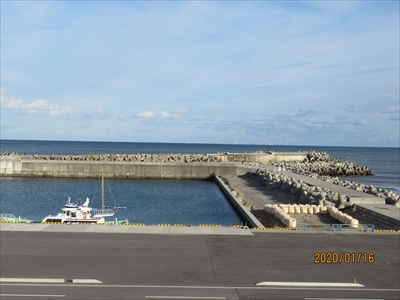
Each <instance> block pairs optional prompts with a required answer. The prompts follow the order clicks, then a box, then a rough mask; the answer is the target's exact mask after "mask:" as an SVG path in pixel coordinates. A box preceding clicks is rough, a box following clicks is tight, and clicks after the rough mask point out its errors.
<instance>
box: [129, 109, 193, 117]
mask: <svg viewBox="0 0 400 300" xmlns="http://www.w3.org/2000/svg"><path fill="white" fill-rule="evenodd" d="M187 112H188V110H187V109H185V108H183V109H177V110H172V111H166V110H164V111H162V112H161V113H159V114H155V113H154V112H153V111H152V110H149V111H144V112H140V113H138V114H137V117H138V118H145V119H150V118H156V119H178V118H180V117H182V115H183V114H185V113H187Z"/></svg>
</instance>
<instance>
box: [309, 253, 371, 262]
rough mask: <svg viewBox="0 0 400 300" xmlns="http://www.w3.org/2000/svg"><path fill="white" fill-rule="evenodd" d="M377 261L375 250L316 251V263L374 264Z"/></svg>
mask: <svg viewBox="0 0 400 300" xmlns="http://www.w3.org/2000/svg"><path fill="white" fill-rule="evenodd" d="M374 262H375V254H374V253H373V252H368V253H367V252H364V253H362V252H358V253H355V252H341V253H337V252H315V253H314V263H315V264H341V263H345V264H350V263H353V264H355V263H356V264H359V263H365V264H373V263H374Z"/></svg>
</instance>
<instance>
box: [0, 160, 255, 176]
mask: <svg viewBox="0 0 400 300" xmlns="http://www.w3.org/2000/svg"><path fill="white" fill-rule="evenodd" d="M255 169H256V168H255V167H251V166H246V165H242V164H238V163H227V162H225V163H198V162H196V163H178V162H176V163H156V162H125V161H61V160H32V159H12V158H9V159H5V158H2V159H1V161H0V176H2V177H61V178H64V177H73V178H99V177H100V176H101V172H102V171H104V173H105V176H106V177H107V178H149V179H151V178H154V179H205V178H208V177H210V176H213V175H220V176H223V177H235V176H238V175H243V174H245V173H246V172H248V171H254V170H255Z"/></svg>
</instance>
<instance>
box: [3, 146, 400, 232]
mask: <svg viewBox="0 0 400 300" xmlns="http://www.w3.org/2000/svg"><path fill="white" fill-rule="evenodd" d="M259 150H262V151H275V152H297V151H309V150H313V151H325V152H327V153H328V154H330V155H331V156H333V157H335V158H338V159H340V160H342V161H350V162H355V163H358V164H360V165H363V166H364V165H365V166H368V167H369V168H370V169H371V170H372V171H373V173H374V174H375V176H348V177H341V178H340V179H341V180H350V181H355V182H358V183H363V184H368V185H371V184H372V185H374V186H376V187H383V188H385V189H390V190H393V191H394V192H395V193H398V194H399V192H400V149H399V148H373V147H328V146H327V147H323V146H279V145H218V144H168V143H122V142H77V141H19V140H0V152H5V151H8V152H17V153H21V154H22V153H28V154H65V155H75V154H79V155H83V154H91V153H98V154H106V153H118V154H126V153H181V154H194V153H196V154H206V153H217V152H231V153H235V152H236V153H239V152H248V153H250V152H254V151H259ZM109 181H110V182H111V183H112V184H111V186H112V189H111V191H112V192H113V195H114V197H115V199H117V201H118V203H119V204H120V205H121V206H126V207H127V209H126V210H121V211H120V212H118V213H117V214H116V217H117V218H119V219H125V218H128V220H129V221H130V222H135V223H145V224H150V223H153V224H158V223H182V224H193V225H195V224H199V223H213V224H222V225H225V226H227V225H231V224H241V223H242V221H241V220H240V218H239V216H238V215H237V214H236V212H235V211H234V210H233V208H232V207H231V206H230V204H229V203H228V202H227V200H226V198H225V197H224V195H223V194H222V192H221V191H220V190H219V188H218V187H217V185H216V184H215V183H211V182H206V181H186V180H184V181H174V180H109ZM99 185H100V183H99V182H98V180H97V181H96V180H94V179H58V178H46V179H40V178H0V192H1V197H0V211H1V212H2V213H12V214H14V215H16V216H19V215H20V216H23V217H26V218H29V219H33V220H36V221H40V220H42V219H43V218H44V217H45V216H47V215H48V214H53V215H54V214H56V213H58V212H60V211H61V207H62V206H63V205H64V203H65V201H66V200H67V198H68V197H71V199H72V201H75V202H78V201H84V199H85V198H86V197H89V198H90V199H91V200H94V201H95V203H94V204H93V207H100V205H101V204H100V203H99V199H100V197H101V196H99V194H98V193H97V194H96V193H95V191H98V189H99ZM110 196H111V198H110ZM110 196H109V197H108V201H109V200H111V202H112V203H111V205H113V199H112V195H110ZM79 199H81V200H79ZM108 204H110V203H109V202H108Z"/></svg>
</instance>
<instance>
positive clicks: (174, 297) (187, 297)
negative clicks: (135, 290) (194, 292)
mask: <svg viewBox="0 0 400 300" xmlns="http://www.w3.org/2000/svg"><path fill="white" fill-rule="evenodd" d="M146 298H150V299H226V298H225V297H191V296H146Z"/></svg>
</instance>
